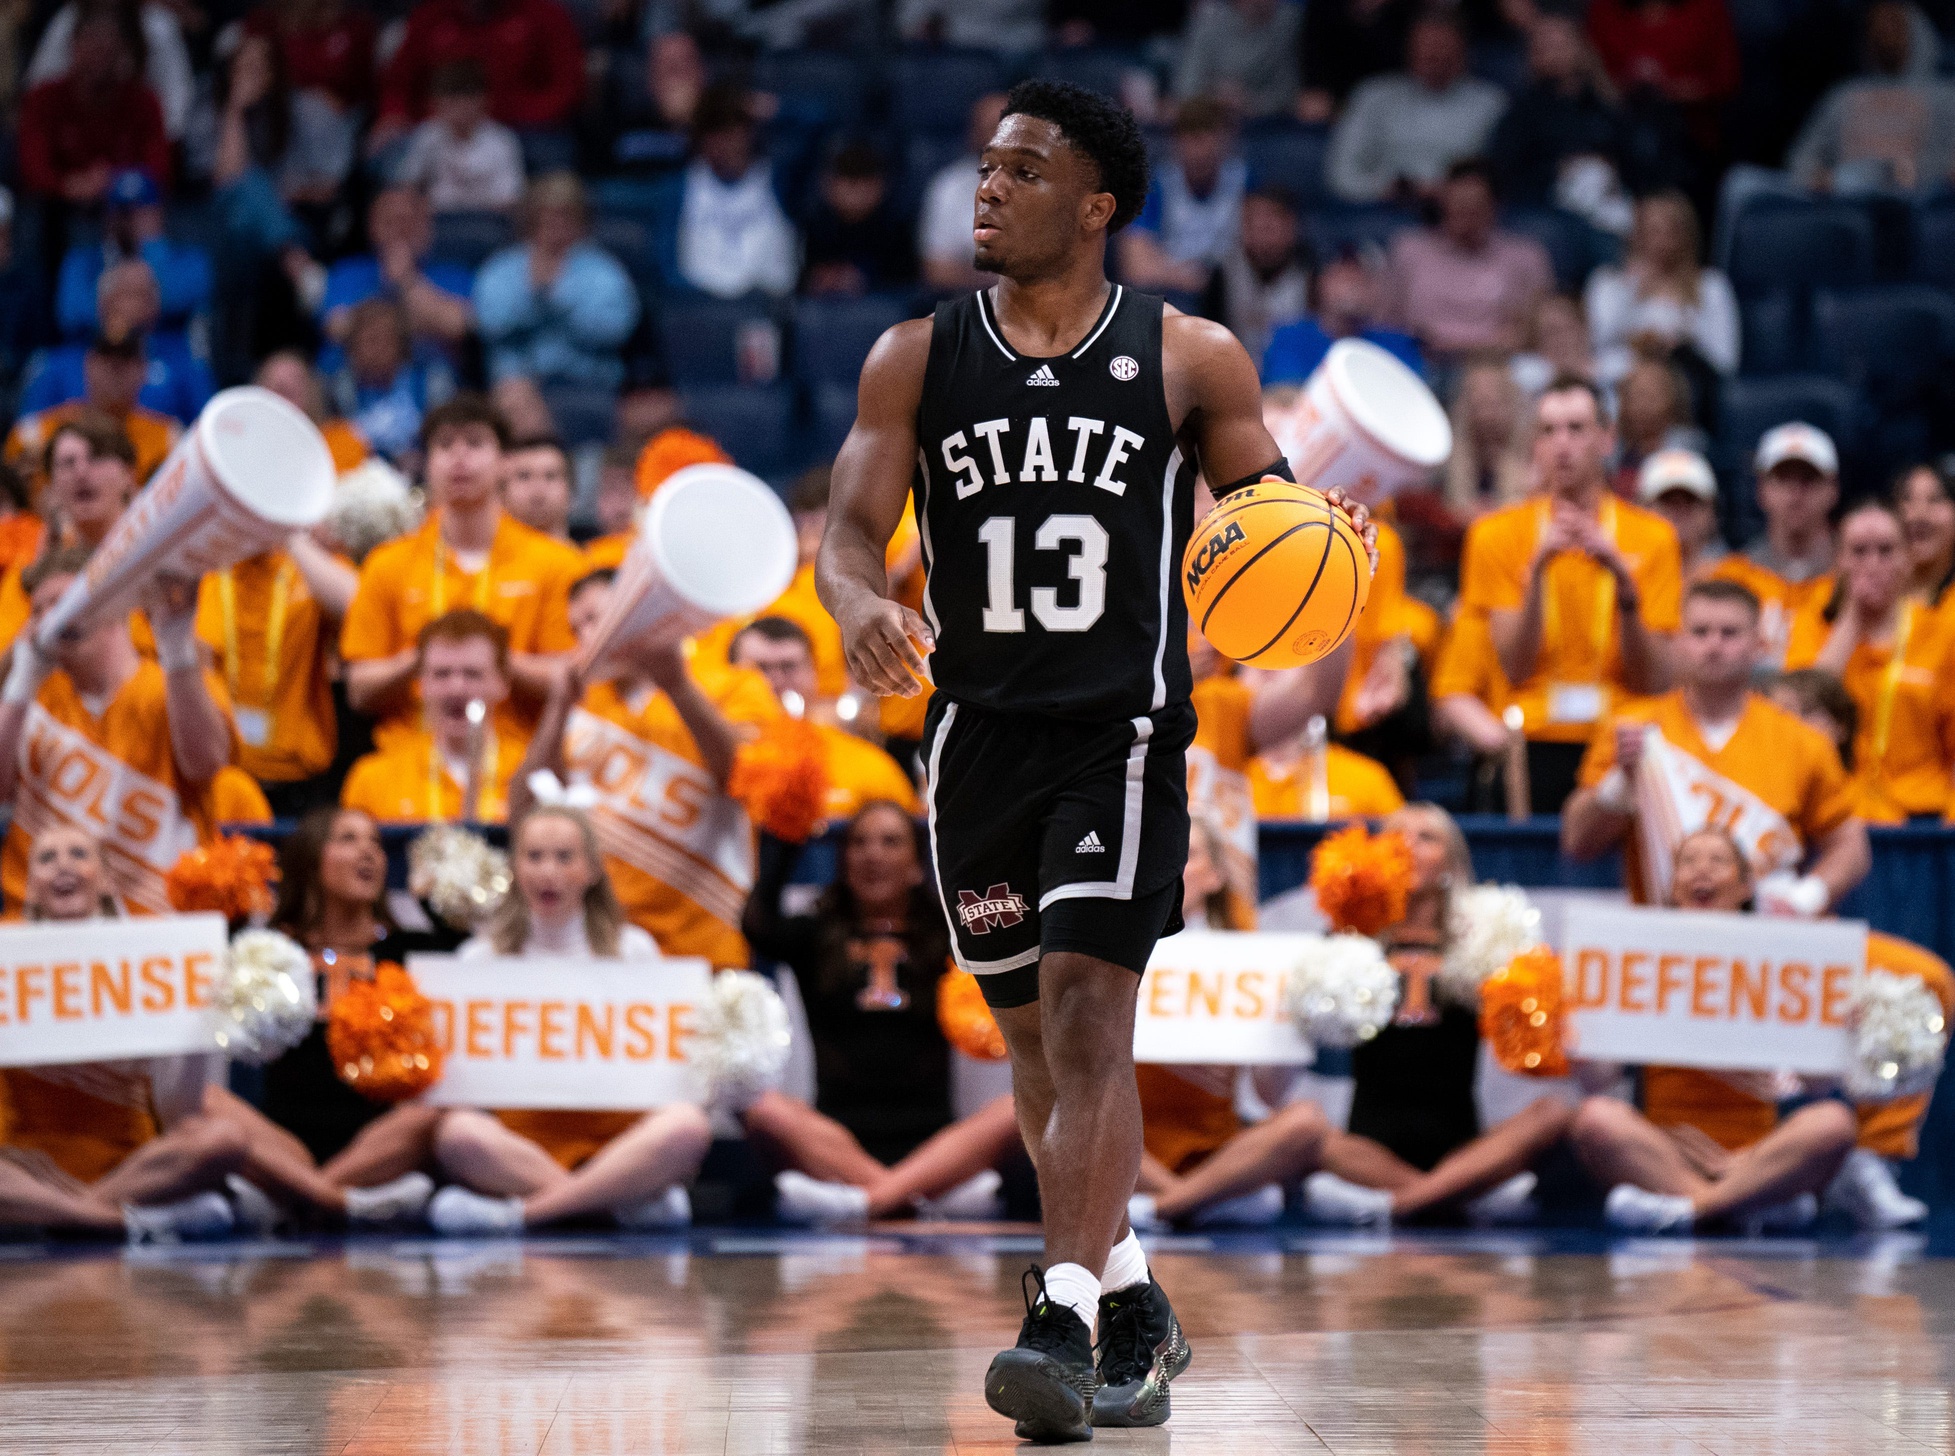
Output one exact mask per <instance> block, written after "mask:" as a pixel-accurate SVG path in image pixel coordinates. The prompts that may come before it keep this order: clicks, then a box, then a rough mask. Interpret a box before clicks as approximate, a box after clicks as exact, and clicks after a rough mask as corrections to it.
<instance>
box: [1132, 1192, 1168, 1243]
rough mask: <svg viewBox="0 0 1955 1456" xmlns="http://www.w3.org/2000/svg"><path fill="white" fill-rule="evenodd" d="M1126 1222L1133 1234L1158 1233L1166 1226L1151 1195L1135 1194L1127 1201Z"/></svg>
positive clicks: (1166, 1222) (1166, 1223)
mask: <svg viewBox="0 0 1955 1456" xmlns="http://www.w3.org/2000/svg"><path fill="white" fill-rule="evenodd" d="M1127 1222H1128V1223H1129V1224H1130V1225H1131V1226H1132V1227H1133V1229H1134V1230H1135V1232H1137V1233H1143V1234H1151V1233H1159V1232H1160V1231H1161V1230H1162V1229H1164V1228H1166V1227H1167V1226H1168V1221H1167V1220H1166V1219H1164V1218H1162V1217H1161V1211H1160V1210H1159V1209H1158V1208H1157V1207H1155V1205H1154V1195H1153V1194H1151V1193H1136V1194H1134V1195H1133V1196H1132V1197H1131V1198H1129V1199H1128V1200H1127Z"/></svg>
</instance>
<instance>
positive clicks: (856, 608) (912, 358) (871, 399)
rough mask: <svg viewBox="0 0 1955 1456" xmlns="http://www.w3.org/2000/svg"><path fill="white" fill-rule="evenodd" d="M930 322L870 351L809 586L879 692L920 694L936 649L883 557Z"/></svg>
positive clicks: (909, 453)
mask: <svg viewBox="0 0 1955 1456" xmlns="http://www.w3.org/2000/svg"><path fill="white" fill-rule="evenodd" d="M930 329H931V325H930V320H928V319H915V320H912V321H911V322H909V323H903V324H898V325H897V326H896V327H895V328H893V329H890V330H889V331H888V332H887V333H885V334H884V335H883V336H882V337H881V338H880V339H878V340H877V341H876V346H875V348H873V349H872V350H870V351H869V358H868V362H866V363H865V364H864V365H863V366H862V382H861V384H860V386H859V388H858V393H857V398H856V413H855V425H854V428H852V429H851V430H850V431H849V435H848V439H846V440H845V441H843V442H842V449H841V453H840V454H838V455H837V456H836V457H835V472H834V483H833V486H832V487H831V492H830V495H829V503H828V530H827V533H826V534H825V535H824V536H823V537H822V542H821V554H820V555H819V556H817V557H816V558H815V590H816V591H817V592H818V593H819V594H820V596H821V602H822V605H823V606H825V607H827V608H828V611H829V615H831V616H832V617H834V619H835V621H836V624H837V625H838V626H839V627H840V628H841V629H842V651H843V654H844V655H845V656H846V657H847V659H848V666H849V676H850V677H851V678H853V679H854V680H855V681H856V682H858V683H860V684H861V685H862V686H863V687H865V688H867V689H868V690H869V691H870V692H872V693H875V694H877V695H879V696H882V697H891V696H894V697H902V698H910V697H915V696H916V695H917V694H918V693H920V692H922V691H923V687H922V684H921V683H919V682H918V681H917V679H918V678H920V677H922V676H923V673H924V670H925V669H924V665H923V655H922V654H923V652H928V651H930V650H931V648H932V647H934V646H935V642H934V639H933V638H932V636H931V632H930V628H929V626H928V624H926V623H925V622H924V620H923V619H922V618H921V617H919V616H918V615H917V614H916V613H915V612H912V611H911V610H910V609H909V608H908V607H906V606H904V605H902V604H901V603H900V602H894V601H891V600H890V598H889V571H888V567H887V566H886V564H885V562H886V553H887V552H888V549H889V540H890V537H892V536H893V535H895V534H896V527H897V525H898V524H899V523H900V522H901V521H902V519H903V506H904V503H905V502H906V501H907V500H908V499H909V494H910V475H911V472H912V471H913V470H914V469H915V466H916V412H917V406H918V405H919V404H920V403H921V402H922V399H923V374H924V368H925V366H926V365H927V364H928V362H929V358H930ZM919 643H920V644H921V645H922V651H921V652H919V651H918V646H917V644H919Z"/></svg>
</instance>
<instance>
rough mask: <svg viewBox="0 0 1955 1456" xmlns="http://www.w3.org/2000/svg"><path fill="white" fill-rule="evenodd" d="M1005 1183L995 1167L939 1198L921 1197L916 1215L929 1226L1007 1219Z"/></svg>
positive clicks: (987, 1169) (917, 1203) (917, 1204)
mask: <svg viewBox="0 0 1955 1456" xmlns="http://www.w3.org/2000/svg"><path fill="white" fill-rule="evenodd" d="M1004 1185H1005V1180H1004V1179H1003V1178H1001V1177H999V1176H998V1170H997V1169H995V1168H986V1169H985V1170H984V1171H983V1172H982V1173H976V1174H973V1175H972V1176H971V1177H969V1178H966V1179H965V1180H964V1181H963V1182H962V1183H959V1184H958V1185H957V1186H956V1187H955V1188H952V1189H950V1190H949V1191H948V1192H946V1193H944V1194H943V1195H942V1196H941V1197H938V1198H919V1199H917V1201H916V1216H917V1217H918V1218H920V1219H922V1220H923V1221H924V1222H926V1223H948V1222H951V1221H961V1222H966V1223H979V1222H983V1221H984V1220H987V1219H994V1218H1003V1217H1004V1216H1005V1200H1004V1199H1003V1198H1001V1197H999V1195H998V1190H999V1189H1000V1188H1002V1187H1004Z"/></svg>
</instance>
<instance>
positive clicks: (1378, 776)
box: [1249, 743, 1405, 823]
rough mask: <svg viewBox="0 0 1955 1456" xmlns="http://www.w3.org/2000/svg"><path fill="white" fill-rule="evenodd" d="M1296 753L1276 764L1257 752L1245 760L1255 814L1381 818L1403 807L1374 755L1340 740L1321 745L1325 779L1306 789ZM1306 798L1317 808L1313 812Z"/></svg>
mask: <svg viewBox="0 0 1955 1456" xmlns="http://www.w3.org/2000/svg"><path fill="white" fill-rule="evenodd" d="M1307 763H1308V759H1307V758H1304V757H1299V758H1298V759H1296V761H1295V762H1293V763H1289V764H1286V765H1284V766H1283V767H1281V768H1278V767H1275V766H1274V765H1272V764H1271V763H1270V762H1269V760H1267V759H1265V758H1262V757H1260V756H1258V757H1257V758H1254V759H1251V760H1250V763H1249V796H1250V799H1251V801H1252V802H1253V803H1254V804H1255V806H1256V817H1257V818H1258V819H1315V820H1317V821H1318V822H1320V823H1321V822H1328V821H1330V820H1335V819H1382V818H1384V817H1385V815H1387V814H1395V813H1397V812H1398V811H1399V810H1400V809H1403V808H1404V807H1405V795H1403V794H1401V793H1400V792H1399V791H1398V784H1397V783H1396V782H1395V781H1394V780H1393V779H1392V776H1391V773H1390V772H1389V771H1388V770H1387V769H1386V768H1385V766H1384V765H1383V764H1382V763H1380V762H1378V760H1377V759H1375V758H1366V757H1365V756H1364V755H1363V754H1362V753H1353V752H1352V751H1351V750H1350V749H1348V748H1346V747H1344V746H1343V745H1342V744H1339V743H1328V744H1325V745H1324V782H1323V784H1322V785H1320V786H1319V787H1318V791H1317V794H1315V795H1311V796H1306V794H1305V792H1304V791H1305V788H1306V784H1305V777H1306V775H1305V772H1304V769H1305V766H1306V764H1307ZM1311 798H1316V799H1317V800H1318V802H1317V803H1316V804H1315V805H1314V807H1315V808H1316V809H1317V810H1320V811H1321V812H1315V813H1313V812H1312V809H1313V805H1312V803H1311V802H1310V799H1311Z"/></svg>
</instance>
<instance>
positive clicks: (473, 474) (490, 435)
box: [428, 425, 502, 506]
mask: <svg viewBox="0 0 1955 1456" xmlns="http://www.w3.org/2000/svg"><path fill="white" fill-rule="evenodd" d="M501 479H502V445H501V443H500V442H499V441H497V439H496V432H495V431H494V430H492V429H490V428H489V427H488V426H487V425H458V426H453V427H451V428H449V429H445V430H443V431H441V432H440V433H439V434H438V435H436V436H435V437H434V439H432V440H430V441H429V442H428V490H429V493H430V494H432V495H433V496H434V499H435V502H436V504H438V505H444V506H477V505H480V504H481V503H482V502H483V501H485V500H487V499H488V498H489V496H490V495H491V494H492V493H493V492H494V490H495V488H496V483H497V482H498V481H499V480H501Z"/></svg>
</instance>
